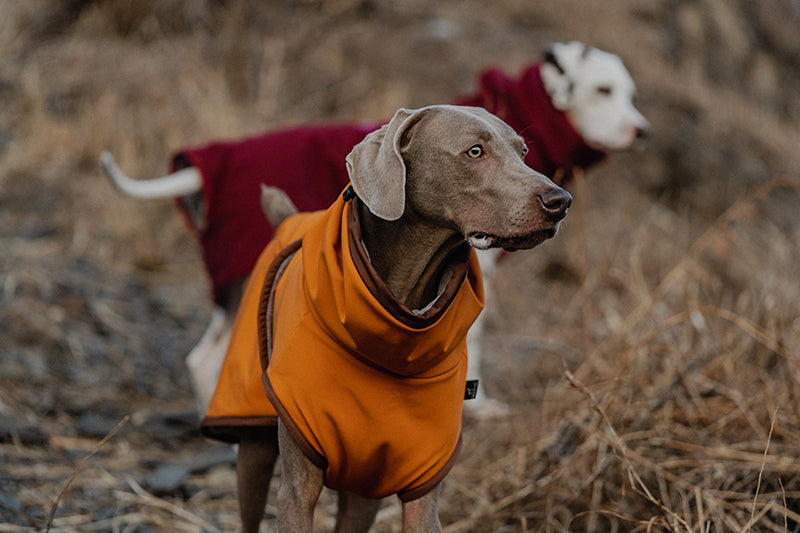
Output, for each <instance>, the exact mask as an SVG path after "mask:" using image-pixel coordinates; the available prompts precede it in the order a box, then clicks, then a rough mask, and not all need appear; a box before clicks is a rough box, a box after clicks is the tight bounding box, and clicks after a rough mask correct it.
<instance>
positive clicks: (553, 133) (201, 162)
mask: <svg viewBox="0 0 800 533" xmlns="http://www.w3.org/2000/svg"><path fill="white" fill-rule="evenodd" d="M479 85H480V88H479V90H478V92H477V93H476V94H475V95H472V96H468V97H464V98H460V99H456V101H455V103H457V104H463V105H473V106H480V107H485V108H486V109H488V110H489V111H490V112H492V113H494V114H496V115H498V116H499V117H500V118H501V119H502V120H504V121H505V122H507V123H508V124H510V125H511V126H512V127H513V128H514V129H515V130H517V132H519V133H520V134H521V135H522V136H523V137H524V138H525V140H526V143H527V145H528V149H529V152H528V155H527V156H526V163H527V164H528V165H529V166H531V167H532V168H533V169H535V170H537V171H539V172H542V173H543V174H545V175H547V176H550V177H553V178H555V177H557V176H560V179H558V182H559V183H564V182H565V181H567V180H568V179H569V176H570V174H571V170H572V169H574V168H576V167H586V166H588V165H591V164H593V163H595V162H597V161H599V160H601V159H602V158H603V157H604V156H605V155H606V153H607V152H609V151H613V150H620V149H628V148H630V147H632V146H633V145H634V144H635V143H637V141H639V140H641V139H643V138H644V137H645V136H646V135H647V132H648V130H649V124H648V122H647V120H646V119H645V118H644V117H643V116H642V114H641V113H639V111H637V110H636V108H635V107H634V105H633V96H634V93H635V86H634V83H633V80H632V79H631V76H630V75H629V74H628V71H627V70H626V69H625V66H624V65H623V63H622V61H621V60H620V59H619V58H618V57H617V56H615V55H613V54H609V53H607V52H603V51H601V50H598V49H596V48H592V47H589V46H586V45H584V44H582V43H578V42H570V43H567V44H554V45H553V46H552V48H551V49H550V50H549V51H548V52H547V54H546V56H545V61H544V62H543V63H541V64H534V65H532V66H530V67H529V68H527V69H526V70H525V71H524V72H523V74H522V75H521V76H520V77H519V78H516V79H512V78H509V77H507V76H506V75H505V74H503V73H502V72H500V71H498V70H489V71H486V72H485V73H483V74H482V76H481V77H480V82H479ZM378 126H379V122H375V123H373V124H364V123H358V124H338V125H332V126H325V127H318V126H317V127H300V128H294V129H292V130H286V131H273V132H269V133H267V134H265V135H263V136H259V137H254V138H250V139H245V140H243V141H235V142H228V143H215V144H211V145H208V146H205V147H201V148H196V149H188V150H183V151H181V152H180V153H179V154H178V155H177V156H176V158H175V164H174V165H173V166H174V167H175V168H176V169H177V168H179V167H183V168H180V170H177V171H176V172H174V173H173V174H170V175H168V176H166V177H163V178H160V179H155V180H146V181H144V180H131V179H130V178H128V177H126V176H125V175H124V174H123V173H122V172H121V171H120V169H119V168H118V167H117V166H116V164H115V163H114V159H113V157H112V156H111V155H110V154H109V153H107V152H106V153H104V154H103V156H102V157H101V165H102V168H103V170H104V171H105V173H106V174H107V175H108V176H109V178H110V179H111V180H112V181H113V183H114V184H115V185H116V186H117V187H118V188H119V189H120V190H121V191H122V192H124V193H126V194H128V195H131V196H134V197H137V198H165V197H177V198H179V205H180V207H181V208H182V209H183V211H184V212H185V214H186V215H187V220H188V221H189V223H190V225H192V227H193V229H195V231H196V232H197V234H198V236H199V238H200V241H201V244H202V246H203V252H204V259H205V261H206V267H207V269H208V271H209V274H210V277H211V279H212V287H213V292H214V300H215V303H216V304H217V305H216V308H215V311H214V313H213V315H212V318H211V323H210V324H209V326H208V329H207V330H206V332H205V333H204V334H203V336H202V338H201V339H200V342H199V343H198V344H197V346H196V347H195V348H194V349H193V350H192V351H191V353H190V354H189V355H188V356H187V360H186V362H187V365H188V368H189V370H190V374H191V378H192V382H193V384H194V389H195V393H196V395H197V401H198V408H199V410H200V412H201V413H203V412H205V408H206V406H207V405H208V402H209V400H210V398H211V395H212V393H213V391H214V388H215V386H216V382H217V377H218V375H219V370H220V367H221V364H222V360H223V358H224V356H225V352H226V349H227V346H228V342H229V339H230V334H231V326H232V324H233V319H234V318H235V317H234V315H235V313H236V309H237V307H238V303H239V298H240V296H241V291H242V287H243V285H244V283H245V281H246V279H247V275H248V274H249V272H250V269H252V267H253V265H254V263H255V258H257V256H258V254H259V253H260V251H261V249H262V248H263V246H264V245H266V243H267V242H268V241H269V238H270V237H271V235H272V230H271V228H270V227H269V225H268V224H267V222H266V221H265V219H264V217H263V214H262V211H261V206H260V202H259V200H258V197H259V189H258V186H259V184H264V185H268V186H272V187H278V188H280V189H283V190H285V191H286V192H287V194H288V196H289V198H290V199H291V201H292V202H293V203H294V204H296V205H297V206H298V207H299V208H300V209H301V210H314V209H321V208H323V207H326V206H327V204H328V203H330V202H331V201H333V199H334V198H335V197H336V195H337V194H338V193H339V192H340V191H341V189H342V188H343V187H344V186H345V185H346V184H347V181H348V178H347V173H346V171H345V164H344V161H345V156H346V155H347V153H348V152H349V151H350V149H351V148H352V146H353V145H355V144H356V143H357V142H359V141H360V140H361V138H363V137H364V135H366V134H367V133H369V132H370V131H372V130H373V129H376V128H377V127H378ZM220 162H222V163H220ZM320 169H326V170H325V172H322V171H321V170H320ZM556 175H557V176H556ZM209 189H214V193H213V194H211V193H209V192H208V190H209ZM226 190H230V191H231V192H230V194H229V195H228V196H230V197H231V198H233V199H234V200H235V201H236V202H242V203H241V205H237V206H234V208H232V209H231V208H227V209H219V208H217V207H218V206H217V205H216V204H215V202H224V201H226V200H224V196H225V194H224V193H225V192H226ZM242 191H247V192H246V194H245V193H243V192H242ZM308 191H312V192H314V193H315V194H316V196H315V197H314V198H310V197H307V196H306V193H307V192H308ZM325 191H327V192H325ZM323 193H324V194H323ZM273 210H274V207H273ZM242 228H246V230H242ZM259 232H261V233H260V234H259ZM254 235H256V237H253V236H254ZM215 236H216V237H215ZM215 238H216V242H215ZM232 239H245V242H242V243H238V244H236V245H235V246H233V247H235V248H237V249H246V250H247V252H248V253H247V254H242V255H243V256H246V259H245V260H244V261H243V262H242V261H240V262H239V263H237V264H228V263H226V261H231V260H233V259H241V257H239V258H232V257H231V256H232V254H230V253H229V251H228V250H229V249H230V248H231V247H232ZM247 239H249V240H247ZM479 257H480V261H481V268H482V270H483V274H484V279H485V280H486V283H485V289H486V293H487V298H486V299H487V300H489V301H491V298H492V295H491V286H492V277H493V275H494V272H495V267H496V263H497V261H498V259H499V257H500V254H499V253H498V252H496V251H494V250H486V251H482V252H479ZM250 258H252V259H250ZM483 316H484V315H481V317H479V319H478V320H477V321H476V322H475V324H474V326H473V327H472V329H471V330H470V334H469V337H468V343H469V376H468V377H469V379H477V378H479V376H480V367H481V355H480V354H481V351H482V332H483V329H484V319H483ZM465 406H466V407H468V408H469V411H470V412H471V413H472V414H474V415H475V416H478V417H492V416H499V415H502V414H504V413H506V412H507V406H506V405H505V404H503V403H502V402H499V401H496V400H493V399H492V398H489V397H487V396H486V395H485V393H484V392H483V388H479V389H478V393H477V397H476V399H475V400H472V401H470V402H467V403H466V404H465Z"/></svg>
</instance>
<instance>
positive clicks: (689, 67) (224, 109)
mask: <svg viewBox="0 0 800 533" xmlns="http://www.w3.org/2000/svg"><path fill="white" fill-rule="evenodd" d="M799 24H800V4H798V2H797V1H796V0H761V1H759V2H749V1H747V0H731V1H727V2H724V1H722V0H703V1H698V2H690V1H685V0H609V1H606V2H585V1H578V0H558V1H556V0H552V1H551V0H543V1H537V2H529V1H527V0H502V1H498V2H492V3H487V2H479V1H477V0H463V1H455V0H442V1H433V0H409V1H407V2H387V1H383V0H329V1H321V0H295V1H290V0H279V1H275V2H259V1H257V0H197V1H194V0H138V1H137V0H63V1H59V0H31V1H28V2H3V3H0V250H2V253H0V532H4V531H14V532H16V531H44V530H46V529H49V530H50V531H57V532H72V531H81V532H83V531H109V532H110V531H113V532H117V531H125V532H142V533H143V532H162V531H164V532H166V531H188V532H199V531H202V532H206V531H208V532H211V531H229V530H235V529H236V527H237V523H238V519H237V511H236V500H235V473H234V468H233V463H232V452H231V450H230V449H229V448H227V447H226V446H223V445H220V444H216V443H213V442H210V441H207V440H204V439H203V438H202V437H200V435H199V433H198V432H197V430H196V414H195V412H194V401H193V398H192V393H191V390H190V385H189V381H188V379H187V375H186V370H185V368H184V364H183V357H184V356H185V354H186V353H188V351H189V350H190V349H191V348H192V346H193V345H194V343H196V341H197V340H198V339H199V338H200V336H201V334H202V332H203V331H204V328H205V326H206V324H207V322H208V320H209V318H210V314H211V310H212V306H211V302H210V298H209V294H208V284H207V281H206V277H205V273H204V270H203V266H202V263H201V260H200V256H199V252H198V249H197V247H196V244H195V242H194V241H193V239H192V236H191V235H190V233H189V232H188V231H187V229H186V227H185V224H184V222H183V220H182V219H181V218H180V216H179V215H178V212H177V210H176V209H175V207H174V205H173V203H172V202H169V201H153V202H141V201H135V200H131V199H128V198H124V197H122V196H120V195H119V194H118V193H117V192H116V191H114V190H113V189H112V188H111V186H110V185H109V184H108V183H107V182H106V181H105V179H104V178H103V177H102V175H101V173H100V171H99V168H98V164H97V161H98V158H99V155H100V153H101V152H102V151H103V150H110V151H111V152H112V153H114V155H115V156H116V157H117V160H118V162H119V163H120V165H121V166H122V168H123V169H125V170H126V171H127V172H128V173H129V174H131V175H132V176H135V177H141V178H145V177H155V176H157V175H159V174H162V173H164V172H165V171H166V169H167V162H168V160H169V156H170V154H171V153H172V152H174V151H175V150H177V149H178V148H180V147H183V146H186V145H191V144H197V143H203V142H206V141H208V140H211V139H220V138H235V137H241V136H245V135H248V134H254V133H258V132H261V131H264V130H266V129H269V128H275V127H279V126H284V125H288V124H295V123H300V122H308V121H324V120H335V119H375V118H382V117H386V118H388V117H390V116H391V114H392V113H393V112H394V110H395V109H397V108H398V107H401V106H402V107H418V106H422V105H427V104H434V103H445V102H449V101H451V100H452V99H453V98H454V97H455V96H457V95H459V94H463V93H465V92H467V91H470V90H471V89H472V88H473V87H474V80H475V75H476V74H477V73H478V72H479V71H480V69H481V68H483V67H486V66H489V65H498V66H500V67H502V68H504V69H506V70H507V71H508V72H510V73H514V72H518V71H519V70H520V69H521V68H522V67H523V66H524V65H526V64H528V63H530V62H532V61H536V60H538V58H539V57H541V55H542V51H543V50H544V49H545V48H546V46H547V44H548V43H551V42H555V41H568V40H572V39H578V40H581V41H584V42H586V43H589V44H592V45H595V46H597V47H600V48H603V49H605V50H608V51H611V52H613V53H616V54H618V55H619V56H620V57H622V59H623V60H624V61H625V63H626V65H627V66H628V68H629V70H630V71H631V73H632V75H633V77H634V79H635V80H636V82H637V85H638V88H639V92H638V97H637V106H638V107H639V109H640V110H641V111H642V112H643V113H644V114H645V115H646V116H647V118H648V119H649V120H650V121H651V123H652V125H653V134H652V137H651V139H650V141H649V143H648V145H647V147H646V148H645V149H644V150H643V151H635V152H628V153H619V154H613V155H612V156H610V157H609V158H608V160H607V161H605V162H604V163H602V164H600V165H598V166H596V167H594V168H592V169H590V170H588V172H587V173H586V175H585V180H578V181H577V182H575V183H574V184H573V185H572V186H571V192H572V193H573V195H574V196H575V198H576V205H575V206H574V208H573V209H572V210H571V212H570V215H569V217H568V218H567V220H566V221H565V223H564V225H563V230H562V232H560V233H559V235H558V236H557V237H556V238H555V239H553V240H552V241H550V242H548V243H546V244H545V245H543V246H541V247H539V248H537V249H536V250H533V251H528V252H518V253H516V254H514V255H513V256H512V257H511V258H509V259H508V260H507V261H505V262H504V263H503V264H502V265H501V266H500V275H499V276H498V279H497V280H496V291H497V293H498V296H497V298H496V300H495V301H493V302H489V305H488V307H487V309H486V311H485V312H486V313H488V320H489V326H488V327H489V331H488V336H487V339H486V347H485V349H486V351H487V353H488V354H489V355H487V357H489V358H490V359H489V361H488V362H487V363H485V364H484V366H485V368H486V370H485V376H484V380H483V382H484V385H485V387H486V388H487V390H489V391H490V393H491V394H492V395H494V396H496V397H498V398H500V399H502V400H504V401H505V402H507V403H508V404H509V405H510V406H511V415H510V416H509V417H507V418H503V419H497V420H490V421H484V422H475V421H470V420H467V421H466V422H465V429H464V439H465V445H464V448H463V450H462V453H461V456H460V459H459V461H458V463H457V465H456V467H455V468H454V470H453V471H452V473H451V474H450V476H448V478H447V481H446V483H445V489H444V494H443V497H442V504H441V517H442V522H443V525H444V528H445V531H448V532H476V533H486V532H518V531H542V532H544V531H548V532H549V531H553V532H566V531H587V532H606V531H676V532H678V531H680V532H685V531H691V532H696V533H701V532H703V533H705V532H724V531H753V532H756V531H758V532H761V531H763V532H770V531H800V445H798V443H800V386H798V379H800V371H799V370H798V365H800V306H799V305H798V301H800V286H799V285H798V279H800V266H798V265H800V215H798V207H797V206H798V205H800V164H798V163H800V98H798V90H797V87H798V86H799V85H800V84H799V83H798V82H800V40H798V39H797V37H796V29H797V27H798V25H799ZM273 485H274V481H273ZM273 502H274V497H273V498H271V500H270V505H269V506H268V509H267V515H268V516H267V520H265V523H264V526H263V530H264V531H273V530H274V511H275V509H274V507H273V506H272V503H273ZM334 506H335V501H334V499H333V498H332V497H331V495H329V494H326V495H325V496H324V498H323V500H322V502H321V505H320V508H319V510H318V512H317V516H316V521H317V527H318V529H319V530H320V531H325V530H330V529H331V528H332V516H333V508H334ZM51 513H53V514H52V516H51ZM398 513H399V505H398V503H397V501H395V500H393V499H392V500H388V501H387V502H386V504H385V506H384V508H383V509H382V511H381V513H380V515H379V518H378V523H377V524H376V526H375V527H374V528H373V531H376V532H394V531H399V525H398V524H399V514H398Z"/></svg>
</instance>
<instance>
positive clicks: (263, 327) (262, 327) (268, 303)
mask: <svg viewBox="0 0 800 533" xmlns="http://www.w3.org/2000/svg"><path fill="white" fill-rule="evenodd" d="M302 244H303V241H302V240H301V239H298V240H296V241H294V242H292V243H291V244H289V245H288V246H287V247H286V248H284V249H283V250H281V251H280V252H278V255H276V256H275V258H274V259H273V260H272V263H270V265H269V268H268V269H267V273H266V274H265V275H264V283H263V284H262V285H261V296H260V297H259V301H258V315H257V317H256V320H258V326H257V327H256V331H257V332H258V354H259V358H260V360H261V371H262V372H266V370H267V364H268V363H269V357H270V355H271V354H272V302H273V299H272V293H273V288H274V285H275V283H277V282H278V278H279V277H280V274H281V273H283V270H284V268H285V265H286V264H288V261H289V259H291V258H292V256H293V255H294V254H295V252H297V250H299V249H300V246H302Z"/></svg>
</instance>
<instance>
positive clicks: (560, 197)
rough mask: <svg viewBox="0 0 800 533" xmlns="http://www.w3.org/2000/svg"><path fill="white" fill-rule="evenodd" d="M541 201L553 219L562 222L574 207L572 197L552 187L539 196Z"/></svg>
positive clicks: (562, 190)
mask: <svg viewBox="0 0 800 533" xmlns="http://www.w3.org/2000/svg"><path fill="white" fill-rule="evenodd" d="M539 201H540V202H542V207H544V210H545V211H546V212H547V215H548V216H549V217H550V218H551V219H553V220H561V219H562V218H564V217H565V216H567V209H568V208H569V206H571V205H572V195H571V194H570V193H568V192H567V191H565V190H564V189H562V188H560V187H551V188H549V189H547V190H546V191H545V192H543V193H541V194H540V195H539Z"/></svg>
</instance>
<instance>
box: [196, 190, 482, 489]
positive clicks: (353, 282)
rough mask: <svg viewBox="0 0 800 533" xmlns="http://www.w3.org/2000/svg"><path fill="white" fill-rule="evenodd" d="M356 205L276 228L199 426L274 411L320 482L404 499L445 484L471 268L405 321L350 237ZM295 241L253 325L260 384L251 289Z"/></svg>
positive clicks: (461, 379)
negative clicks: (269, 313) (318, 471)
mask: <svg viewBox="0 0 800 533" xmlns="http://www.w3.org/2000/svg"><path fill="white" fill-rule="evenodd" d="M355 202H357V200H356V201H354V202H345V201H344V200H342V199H341V198H340V199H339V200H338V201H337V202H336V203H334V205H333V206H332V207H331V208H330V209H329V210H328V211H326V212H322V213H320V212H318V213H314V214H309V215H299V216H295V217H292V218H291V219H288V220H287V221H286V223H284V224H283V225H282V226H281V227H280V228H279V230H278V233H277V235H276V239H275V241H273V242H272V243H271V244H270V245H269V246H268V247H267V248H266V250H265V251H264V254H262V256H261V258H260V259H259V263H258V265H257V266H256V270H255V271H254V274H253V277H252V279H251V281H250V283H249V285H248V287H247V289H246V292H245V295H244V299H243V302H242V307H241V308H240V314H239V316H238V317H237V321H236V324H235V326H234V331H233V335H232V339H231V345H230V349H229V350H228V354H227V356H226V361H225V364H224V365H223V369H222V375H221V376H220V381H219V384H218V386H217V391H216V393H215V395H214V399H212V402H211V406H210V407H209V411H208V413H207V416H206V419H205V420H204V423H203V424H204V428H205V429H206V431H207V433H208V434H211V435H213V434H214V429H215V428H218V427H220V426H223V427H224V426H225V425H226V424H227V425H229V426H231V425H234V424H233V423H232V422H231V421H233V420H236V419H240V420H242V419H246V420H249V421H260V422H261V423H264V422H267V421H268V420H269V417H270V416H274V415H275V413H276V411H277V414H278V415H279V416H280V417H281V419H282V420H283V422H284V423H285V424H286V426H287V427H288V428H289V430H290V432H291V433H292V435H293V437H294V438H295V440H296V441H297V442H298V444H299V445H300V446H301V447H302V448H303V450H304V451H305V453H306V454H307V455H308V457H309V458H310V459H311V460H312V461H314V462H315V463H316V464H317V465H318V466H319V467H320V468H322V469H324V470H325V484H326V486H328V487H330V488H332V489H335V490H346V491H350V492H354V493H356V494H359V495H361V496H363V497H368V498H381V497H384V496H387V495H390V494H394V493H398V494H399V496H400V497H401V498H403V499H406V500H408V499H414V498H416V497H419V496H421V495H423V494H424V493H426V492H427V491H428V490H430V489H431V488H433V487H434V486H435V485H436V483H438V482H439V481H440V480H441V479H442V478H443V477H444V475H445V474H446V473H447V472H448V471H449V469H450V467H451V466H452V464H453V461H454V459H455V456H456V454H457V452H458V449H459V446H460V442H461V406H462V402H463V398H464V388H465V383H466V372H467V350H466V341H465V338H466V333H467V330H468V328H469V326H470V325H471V324H472V322H473V321H474V320H475V318H476V317H477V316H478V313H479V312H480V310H481V308H482V305H483V289H482V284H481V278H480V270H479V268H478V264H477V259H476V257H475V254H474V253H473V252H471V251H470V252H469V256H468V257H469V259H468V265H467V264H465V265H464V268H462V269H460V270H459V269H457V273H456V274H454V279H453V280H451V282H450V283H449V284H448V288H447V289H445V291H444V293H443V294H442V295H441V296H440V297H439V300H441V302H437V304H435V305H434V306H433V307H432V308H431V309H430V310H428V311H426V312H424V313H422V314H421V315H420V314H418V313H413V312H412V311H410V310H408V309H405V308H404V307H403V306H402V304H400V303H399V302H397V301H396V300H395V301H394V302H391V305H388V306H387V304H386V301H385V299H386V293H388V290H386V289H385V286H384V285H383V284H382V282H380V280H379V279H377V278H376V275H375V274H374V271H372V270H371V267H370V266H369V265H368V263H365V262H364V261H362V260H360V259H359V258H360V257H363V255H364V254H363V249H361V248H360V246H361V244H360V242H358V241H359V239H352V238H351V235H352V234H353V233H352V232H353V229H354V228H352V227H350V225H353V224H354V225H357V209H353V208H354V206H355V205H356V203H355ZM356 234H357V232H356ZM299 237H302V247H301V248H300V250H299V251H298V252H297V253H296V254H295V255H294V256H292V257H291V258H290V259H289V260H288V261H287V263H286V265H287V266H286V268H285V270H284V271H283V273H282V274H281V275H280V277H279V279H278V280H277V282H276V283H275V284H274V295H273V302H272V305H273V306H274V314H273V324H271V325H270V324H267V323H266V322H265V321H264V320H262V322H261V326H260V328H261V330H262V341H263V334H264V330H269V329H272V331H274V332H275V335H274V337H272V338H271V341H272V352H271V354H265V353H264V351H265V346H264V345H263V344H265V343H263V342H262V346H261V349H262V353H261V357H262V359H263V361H264V362H265V364H266V369H265V372H263V375H262V368H261V365H260V360H259V355H258V342H257V340H256V336H257V335H258V333H259V331H258V329H259V326H258V324H257V320H256V316H257V315H258V313H259V308H258V303H259V298H269V296H270V294H269V293H270V288H271V287H264V288H263V292H262V280H263V278H264V276H265V275H266V273H267V270H269V268H268V266H267V265H268V264H269V263H271V262H272V258H273V257H275V256H276V255H277V254H278V253H279V251H280V250H281V249H283V248H284V247H285V245H286V244H288V243H290V242H292V241H294V240H296V239H297V238H299ZM464 251H465V252H466V250H464ZM354 252H355V257H354ZM466 257H467V256H466V255H465V261H466ZM274 266H275V265H273V268H274ZM459 272H460V274H459ZM365 280H366V281H365ZM376 293H378V294H376ZM261 304H262V306H261V311H262V312H263V310H264V309H266V307H267V306H266V305H264V304H265V302H264V301H262V302H261ZM387 307H388V308H390V309H391V311H388V310H387ZM262 317H263V314H262ZM267 356H268V357H269V359H268V364H267V363H266V361H267ZM262 379H263V387H262V386H261V385H262ZM265 389H266V396H265V394H264V392H265ZM267 397H269V400H270V402H271V403H272V405H270V402H267V401H266V398H267ZM273 406H274V408H275V409H272V407H273ZM217 421H222V423H221V424H217V423H216V422H217ZM241 425H242V426H246V425H248V423H244V424H241Z"/></svg>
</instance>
